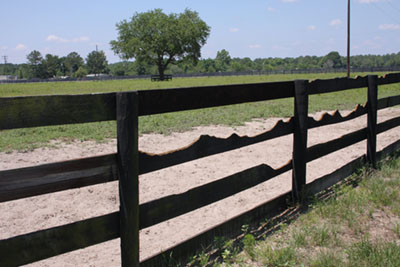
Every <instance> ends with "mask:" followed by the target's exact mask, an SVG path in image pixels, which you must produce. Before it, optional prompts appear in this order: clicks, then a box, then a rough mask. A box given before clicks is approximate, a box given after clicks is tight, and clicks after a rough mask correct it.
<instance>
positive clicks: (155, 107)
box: [139, 82, 294, 116]
mask: <svg viewBox="0 0 400 267" xmlns="http://www.w3.org/2000/svg"><path fill="white" fill-rule="evenodd" d="M293 90H294V83H293V82H271V83H253V84H236V85H218V86H203V87H190V88H176V89H162V90H143V91H139V115H140V116H143V115H151V114H160V113H166V112H174V111H183V110H191V109H199V108H209V107H217V106H224V105H232V104H240V103H246V102H255V101H263V100H271V99H279V98H287V97H293V94H294V91H293Z"/></svg>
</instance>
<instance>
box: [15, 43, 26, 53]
mask: <svg viewBox="0 0 400 267" xmlns="http://www.w3.org/2000/svg"><path fill="white" fill-rule="evenodd" d="M26 49H28V47H27V46H26V45H24V44H17V46H16V47H15V50H19V51H21V50H26Z"/></svg>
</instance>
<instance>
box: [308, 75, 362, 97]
mask: <svg viewBox="0 0 400 267" xmlns="http://www.w3.org/2000/svg"><path fill="white" fill-rule="evenodd" d="M367 86H368V78H367V77H357V78H355V79H348V78H335V79H329V80H314V81H311V82H310V83H309V85H308V94H309V95H314V94H324V93H331V92H337V91H343V90H349V89H356V88H362V87H367Z"/></svg>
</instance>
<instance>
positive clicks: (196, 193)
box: [0, 73, 400, 266]
mask: <svg viewBox="0 0 400 267" xmlns="http://www.w3.org/2000/svg"><path fill="white" fill-rule="evenodd" d="M391 83H400V73H396V74H388V75H386V76H385V77H379V78H378V77H377V76H367V77H359V78H357V79H346V78H337V79H329V80H315V81H312V82H308V81H306V80H296V81H288V82H272V83H257V84H241V85H223V86H206V87H196V88H183V89H166V90H165V89H164V90H147V91H137V92H136V91H135V92H123V93H107V94H91V95H62V96H32V97H12V98H0V107H1V108H0V129H1V130H4V129H16V128H27V127H38V126H48V125H59V124H74V123H86V122H96V121H109V120H116V121H117V146H118V152H117V153H116V154H109V155H105V156H98V157H91V158H84V159H78V160H71V161H64V162H59V163H51V164H44V165H39V166H35V167H28V168H20V169H13V170H6V171H1V172H0V202H4V201H12V200H16V199H21V198H26V197H31V196H37V195H40V194H46V193H52V192H57V191H62V190H67V189H73V188H79V187H83V186H88V185H94V184H99V183H104V182H110V181H115V180H119V192H120V210H119V211H118V212H114V213H111V214H106V215H103V216H99V217H94V218H90V219H86V220H82V221H79V222H75V223H71V224H67V225H63V226H59V227H54V228H50V229H46V230H41V231H37V232H33V233H29V234H24V235H20V236H15V237H11V238H8V239H4V240H0V266H16V265H22V264H28V263H31V262H35V261H39V260H42V259H46V258H49V257H52V256H55V255H59V254H62V253H66V252H70V251H73V250H77V249H80V248H85V247H88V246H91V245H95V244H98V243H101V242H105V241H108V240H111V239H115V238H120V239H121V259H122V265H123V266H138V265H139V230H140V229H143V228H146V227H149V226H152V225H155V224H158V223H160V222H163V221H165V220H168V219H171V218H174V217H176V216H179V215H182V214H184V213H187V212H190V211H193V210H195V209H198V208H200V207H203V206H206V205H209V204H211V203H213V202H216V201H218V200H221V199H224V198H226V197H229V196H232V195H233V194H236V193H238V192H240V191H243V190H246V189H248V188H251V187H253V186H255V185H258V184H260V183H263V182H265V181H267V180H269V179H272V178H273V177H275V176H277V175H279V174H282V173H284V172H286V171H289V170H291V169H293V171H292V173H293V175H292V176H293V183H292V184H293V186H292V191H291V192H289V193H287V194H284V195H281V196H279V197H277V198H275V199H273V200H271V201H268V202H267V203H264V204H262V205H259V206H258V207H256V208H253V209H251V210H249V211H247V212H245V213H243V214H240V215H238V216H236V217H234V218H232V219H230V220H228V221H226V222H223V223H221V224H219V225H218V226H216V227H212V228H210V229H208V230H206V231H204V232H202V233H201V234H199V235H197V236H195V237H193V238H190V239H189V240H186V241H184V242H182V243H180V244H178V245H176V246H174V247H172V248H170V249H168V250H167V251H164V252H163V253H160V254H158V255H156V256H152V257H150V258H147V259H144V260H143V261H142V262H141V263H140V265H141V266H158V265H159V266H162V265H164V264H165V258H166V255H167V256H168V255H171V253H172V255H173V256H174V258H176V259H183V258H185V257H187V256H188V255H190V254H191V253H193V252H194V251H195V250H196V249H199V248H201V247H202V246H207V245H208V244H210V243H212V241H213V238H214V237H215V236H221V235H224V236H232V235H235V234H238V233H240V227H241V225H243V224H245V223H249V222H257V221H259V220H261V219H264V218H265V217H266V216H273V214H276V213H277V212H279V211H280V210H282V209H284V208H285V207H286V205H287V202H286V200H287V197H294V198H295V199H296V198H299V197H300V195H301V193H302V191H304V192H308V193H317V192H319V191H321V190H323V189H326V188H327V187H329V186H331V185H333V184H335V183H336V182H338V181H340V180H341V179H343V178H345V177H346V176H348V175H350V174H351V173H352V172H353V171H354V170H355V168H357V167H359V166H360V164H363V163H364V158H366V159H367V161H368V162H369V163H370V164H372V165H375V164H376V161H377V160H378V159H380V158H382V157H383V156H384V155H387V154H390V153H392V152H394V151H396V150H398V149H399V148H400V140H397V141H396V142H394V143H393V144H392V145H390V146H388V147H387V148H385V149H384V150H383V151H380V152H378V153H377V152H376V135H377V134H378V133H381V132H384V131H387V130H389V129H391V128H394V127H397V126H399V125H400V117H397V118H393V119H390V120H388V121H385V122H382V123H380V124H377V110H379V109H383V108H387V107H391V106H395V105H398V104H400V95H398V96H393V97H387V98H382V99H379V100H378V99H377V90H378V85H384V84H391ZM363 87H367V88H368V102H367V104H366V105H365V106H358V107H357V108H356V109H355V110H354V111H353V112H351V113H350V114H348V115H347V116H345V117H343V116H341V115H340V113H338V112H336V113H334V114H333V115H329V114H325V115H324V116H323V117H322V118H321V119H320V120H314V119H313V118H311V117H308V96H309V95H313V94H324V93H329V92H335V91H341V90H348V89H354V88H363ZM289 97H293V98H294V116H293V117H292V119H291V120H289V121H287V122H283V121H279V122H278V123H277V124H276V125H275V127H274V128H273V129H271V130H269V131H267V132H265V133H262V134H259V135H257V136H253V137H247V136H243V137H239V136H237V135H235V134H234V135H232V136H230V137H228V138H226V139H222V138H216V137H210V136H201V137H200V138H199V139H198V140H197V141H196V142H195V143H193V144H192V145H191V146H189V147H186V148H182V149H179V150H175V151H171V152H169V153H164V154H159V155H152V154H147V153H144V152H141V151H138V117H139V116H146V115H151V114H160V113H166V112H176V111H183V110H190V109H200V108H207V107H216V106H224V105H232V104H239V103H245V102H254V101H265V100H272V99H280V98H289ZM320 97H323V96H320ZM365 114H367V116H368V124H367V127H366V128H363V129H361V130H358V131H355V132H352V133H349V134H346V135H344V136H342V137H340V138H338V139H335V140H331V141H329V142H326V143H321V144H317V145H314V146H311V147H307V132H308V129H311V128H315V127H320V126H324V125H329V124H334V123H339V122H343V121H348V120H352V119H354V118H357V117H359V116H362V115H365ZM288 134H293V140H294V143H293V159H292V160H291V161H290V162H288V163H287V164H285V165H283V166H282V167H280V168H279V169H273V168H271V167H270V166H268V165H265V164H262V165H259V166H255V167H252V168H249V169H247V170H244V171H241V172H239V173H236V174H233V175H230V176H228V177H225V178H222V179H220V180H217V181H213V182H210V183H207V184H204V185H202V186H199V187H196V188H193V189H191V190H189V191H187V192H184V193H181V194H177V195H170V196H166V197H162V198H159V199H156V200H153V201H150V202H147V203H143V204H140V205H139V197H138V177H139V175H140V174H144V173H148V172H152V171H155V170H159V169H162V168H167V167H170V166H173V165H177V164H181V163H184V162H188V161H191V160H195V159H199V158H202V157H206V156H210V155H214V154H217V153H222V152H226V151H229V150H233V149H237V148H240V147H244V146H247V145H251V144H255V143H258V142H262V141H266V140H269V139H273V138H276V137H280V136H284V135H288ZM364 139H367V147H368V148H367V153H366V157H360V158H358V159H356V160H354V161H352V162H350V163H348V164H346V165H345V166H343V167H342V168H340V169H338V170H337V171H335V172H333V173H331V174H329V175H326V176H324V177H321V178H319V179H317V180H315V181H314V182H312V183H309V184H306V182H305V181H306V164H307V162H310V161H313V160H315V159H317V158H320V157H323V156H325V155H327V154H329V153H332V152H334V151H337V150H339V149H342V148H344V147H347V146H350V145H352V144H355V143H357V142H360V141H362V140H364Z"/></svg>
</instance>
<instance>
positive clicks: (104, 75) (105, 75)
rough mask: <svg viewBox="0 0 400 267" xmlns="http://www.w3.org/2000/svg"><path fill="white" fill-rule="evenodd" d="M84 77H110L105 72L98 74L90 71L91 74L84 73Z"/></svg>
mask: <svg viewBox="0 0 400 267" xmlns="http://www.w3.org/2000/svg"><path fill="white" fill-rule="evenodd" d="M86 77H88V78H93V77H110V75H109V74H105V73H99V74H93V73H91V74H88V75H86Z"/></svg>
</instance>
